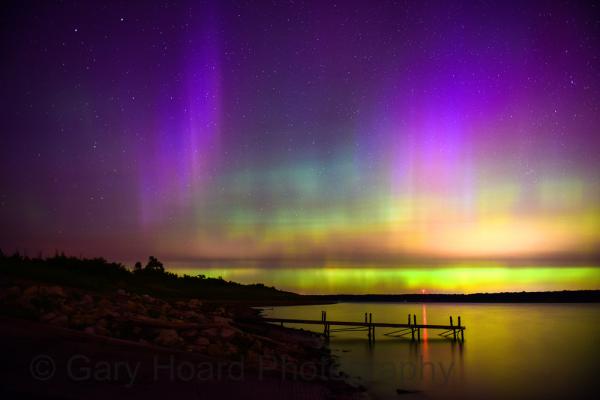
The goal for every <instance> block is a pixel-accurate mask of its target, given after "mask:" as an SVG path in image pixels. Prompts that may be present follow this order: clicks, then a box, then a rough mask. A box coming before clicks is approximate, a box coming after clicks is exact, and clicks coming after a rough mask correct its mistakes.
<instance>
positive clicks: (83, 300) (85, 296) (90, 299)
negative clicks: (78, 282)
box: [81, 294, 94, 304]
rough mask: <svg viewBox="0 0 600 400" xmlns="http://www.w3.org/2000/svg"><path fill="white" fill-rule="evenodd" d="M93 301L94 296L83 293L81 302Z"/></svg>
mask: <svg viewBox="0 0 600 400" xmlns="http://www.w3.org/2000/svg"><path fill="white" fill-rule="evenodd" d="M93 302H94V298H93V297H92V296H90V295H89V294H86V295H83V297H82V298H81V304H92V303H93Z"/></svg>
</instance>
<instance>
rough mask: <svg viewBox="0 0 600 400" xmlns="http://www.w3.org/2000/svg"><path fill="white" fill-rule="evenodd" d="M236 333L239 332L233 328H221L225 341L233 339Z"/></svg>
mask: <svg viewBox="0 0 600 400" xmlns="http://www.w3.org/2000/svg"><path fill="white" fill-rule="evenodd" d="M236 333H237V331H236V330H235V329H233V328H221V337H222V338H223V339H231V338H232V337H234V336H235V334H236Z"/></svg>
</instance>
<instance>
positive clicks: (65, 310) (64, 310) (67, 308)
mask: <svg viewBox="0 0 600 400" xmlns="http://www.w3.org/2000/svg"><path fill="white" fill-rule="evenodd" d="M60 311H61V312H62V313H63V314H66V315H71V314H73V311H75V309H74V308H73V307H71V306H70V305H68V304H63V305H61V307H60Z"/></svg>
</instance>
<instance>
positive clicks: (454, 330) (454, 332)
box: [450, 315, 460, 342]
mask: <svg viewBox="0 0 600 400" xmlns="http://www.w3.org/2000/svg"><path fill="white" fill-rule="evenodd" d="M458 325H460V322H459V323H458ZM453 326H454V324H453V323H452V315H451V316H450V327H451V328H452V334H453V335H454V341H455V342H456V329H454V328H453Z"/></svg>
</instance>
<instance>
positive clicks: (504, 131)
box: [0, 1, 600, 265]
mask: <svg viewBox="0 0 600 400" xmlns="http://www.w3.org/2000/svg"><path fill="white" fill-rule="evenodd" d="M523 3H525V4H523ZM0 29H1V30H2V46H1V51H2V55H1V61H0V62H1V65H2V78H1V85H2V86H1V92H2V96H1V97H0V101H1V104H0V113H1V115H2V119H1V120H2V131H1V132H2V133H1V139H0V166H1V173H0V225H1V226H2V228H1V229H0V248H2V249H3V250H5V251H13V250H16V249H19V250H21V251H23V250H26V251H28V252H29V254H30V255H34V254H36V253H37V252H38V251H42V252H44V254H51V253H53V252H54V251H55V249H58V250H63V251H65V252H67V253H70V254H75V255H79V254H82V255H86V256H104V257H106V258H109V259H115V260H121V261H124V262H130V261H135V260H136V259H144V258H145V257H146V256H147V255H148V254H153V255H156V256H158V257H159V258H161V259H162V260H164V261H166V262H174V263H180V264H185V265H193V264H194V263H195V262H200V261H206V260H271V261H273V260H277V263H284V264H285V263H286V262H290V263H292V262H300V261H303V260H309V261H311V260H312V261H314V260H321V261H323V260H327V262H331V261H332V260H350V261H354V262H369V263H377V262H386V263H396V264H401V263H403V262H407V260H409V261H410V262H419V261H424V260H449V259H452V260H456V259H461V260H469V259H483V260H498V259H503V260H505V259H510V260H516V259H545V260H552V259H561V260H579V259H596V260H597V259H598V254H599V249H600V174H599V171H600V68H599V67H600V51H599V50H598V49H600V8H599V7H598V5H597V4H596V5H594V4H593V3H589V4H588V3H586V2H584V1H563V2H554V1H546V2H544V1H541V2H518V3H514V4H511V2H505V1H480V2H475V1H474V2H470V1H469V2H462V1H452V2H448V1H439V2H438V1H398V2H391V1H339V2H333V1H331V2H330V1H307V2H304V1H293V2H292V1H289V2H288V1H281V2H279V1H277V2H270V1H160V2H158V1H157V2H150V1H148V2H141V1H123V2H113V1H107V2H91V1H83V2H78V1H59V2H58V1H57V2H55V1H43V2H42V1H40V2H24V3H23V2H9V3H8V4H7V5H4V6H3V10H2V26H1V28H0Z"/></svg>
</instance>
